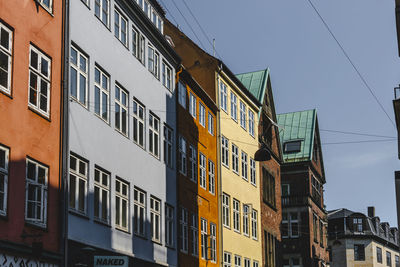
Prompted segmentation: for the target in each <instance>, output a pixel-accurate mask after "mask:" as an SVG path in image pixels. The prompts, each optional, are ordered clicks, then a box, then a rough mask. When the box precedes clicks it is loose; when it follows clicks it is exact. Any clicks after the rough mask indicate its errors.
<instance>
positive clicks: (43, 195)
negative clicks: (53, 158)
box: [25, 158, 49, 227]
mask: <svg viewBox="0 0 400 267" xmlns="http://www.w3.org/2000/svg"><path fill="white" fill-rule="evenodd" d="M29 164H32V165H33V166H34V167H35V173H34V175H35V177H30V178H33V179H30V178H29V177H28V175H29V171H28V170H29ZM39 169H42V170H43V171H44V181H43V183H41V182H40V181H39ZM48 176H49V169H48V167H46V166H44V165H43V164H41V163H39V162H37V161H35V160H33V159H29V158H27V159H26V179H25V182H26V185H25V221H27V222H29V223H32V224H35V225H38V226H40V227H46V224H47V192H48ZM30 186H32V187H33V188H35V187H36V188H37V189H38V191H36V190H35V192H36V193H35V199H32V200H30V199H29V189H30ZM39 191H40V200H39V201H38V200H37V199H38V193H39ZM29 203H32V205H34V208H35V209H37V208H40V212H39V214H40V215H39V217H37V216H36V217H29V214H28V212H29ZM36 215H37V212H36Z"/></svg>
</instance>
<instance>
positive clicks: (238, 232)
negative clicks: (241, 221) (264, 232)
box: [233, 229, 242, 235]
mask: <svg viewBox="0 0 400 267" xmlns="http://www.w3.org/2000/svg"><path fill="white" fill-rule="evenodd" d="M233 232H235V233H237V234H239V235H241V234H242V233H241V232H240V231H238V230H235V229H233Z"/></svg>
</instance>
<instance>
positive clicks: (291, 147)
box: [283, 140, 301, 153]
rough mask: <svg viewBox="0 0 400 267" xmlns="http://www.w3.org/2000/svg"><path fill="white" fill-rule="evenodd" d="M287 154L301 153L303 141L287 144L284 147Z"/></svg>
mask: <svg viewBox="0 0 400 267" xmlns="http://www.w3.org/2000/svg"><path fill="white" fill-rule="evenodd" d="M283 151H284V152H285V153H296V152H300V151H301V140H298V141H290V142H286V143H285V144H284V146H283Z"/></svg>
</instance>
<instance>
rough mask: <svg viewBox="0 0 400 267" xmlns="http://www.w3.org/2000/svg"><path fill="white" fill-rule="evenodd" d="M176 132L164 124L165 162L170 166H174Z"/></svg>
mask: <svg viewBox="0 0 400 267" xmlns="http://www.w3.org/2000/svg"><path fill="white" fill-rule="evenodd" d="M173 139H174V132H173V130H172V129H171V128H170V127H169V126H167V125H166V124H164V163H165V165H167V166H168V167H170V168H173V162H172V160H173V153H174V152H173V148H174V143H173Z"/></svg>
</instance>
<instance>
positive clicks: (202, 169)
mask: <svg viewBox="0 0 400 267" xmlns="http://www.w3.org/2000/svg"><path fill="white" fill-rule="evenodd" d="M206 165H207V159H206V156H204V155H203V154H202V153H200V186H201V187H203V188H204V189H206V190H207V176H206Z"/></svg>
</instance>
